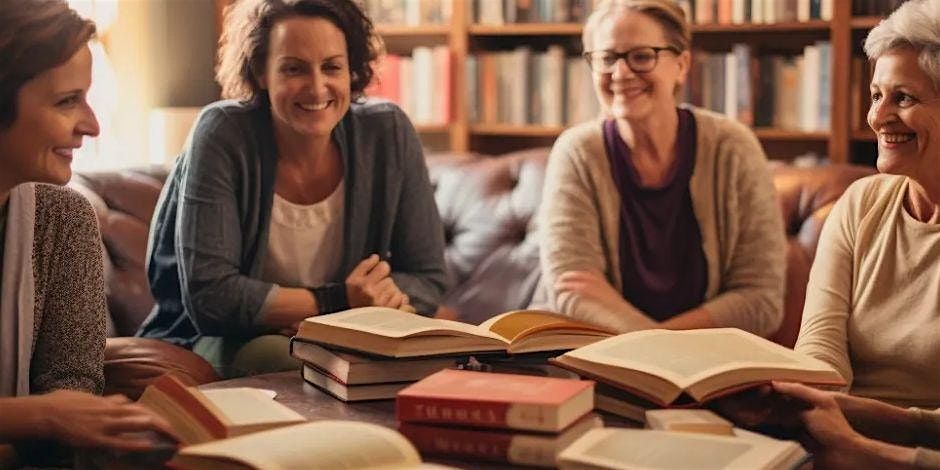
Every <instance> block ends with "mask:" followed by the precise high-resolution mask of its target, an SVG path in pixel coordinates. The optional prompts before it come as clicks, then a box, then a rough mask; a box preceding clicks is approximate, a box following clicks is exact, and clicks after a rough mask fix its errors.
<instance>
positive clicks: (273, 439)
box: [168, 421, 443, 470]
mask: <svg viewBox="0 0 940 470" xmlns="http://www.w3.org/2000/svg"><path fill="white" fill-rule="evenodd" d="M168 466H169V467H171V468H178V469H181V470H190V469H192V470H196V469H199V470H202V469H207V468H219V469H222V468H225V469H256V470H283V469H301V468H302V469H336V468H387V469H391V468H401V469H406V468H415V469H417V468H443V467H437V466H432V465H427V464H422V463H421V456H420V455H419V454H418V451H417V450H416V449H415V448H414V446H413V445H411V443H410V442H408V440H407V439H405V438H404V437H403V436H402V435H401V434H399V433H398V432H396V431H395V430H393V429H389V428H386V427H383V426H379V425H376V424H369V423H360V422H354V421H317V422H313V423H305V424H298V425H294V426H288V427H282V428H278V429H272V430H268V431H262V432H257V433H254V434H249V435H246V436H239V437H234V438H231V439H223V440H220V441H215V442H208V443H205V444H199V445H193V446H188V447H184V448H182V449H180V451H179V452H178V453H177V455H176V457H174V458H173V460H171V461H170V462H169V463H168Z"/></svg>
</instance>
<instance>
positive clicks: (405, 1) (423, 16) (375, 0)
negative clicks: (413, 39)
mask: <svg viewBox="0 0 940 470" xmlns="http://www.w3.org/2000/svg"><path fill="white" fill-rule="evenodd" d="M359 2H360V5H361V6H362V8H363V10H364V11H365V12H366V15H367V16H368V17H369V19H371V20H372V22H373V23H374V24H377V25H405V26H421V25H440V24H450V21H451V18H452V17H453V5H454V1H453V0H359Z"/></svg>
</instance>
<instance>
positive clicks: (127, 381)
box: [104, 337, 220, 400]
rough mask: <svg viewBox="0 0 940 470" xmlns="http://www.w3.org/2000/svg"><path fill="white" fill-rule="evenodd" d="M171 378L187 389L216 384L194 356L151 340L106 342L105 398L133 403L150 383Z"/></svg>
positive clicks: (213, 375)
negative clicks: (122, 397)
mask: <svg viewBox="0 0 940 470" xmlns="http://www.w3.org/2000/svg"><path fill="white" fill-rule="evenodd" d="M164 374H173V375H175V376H176V377H177V378H179V379H180V380H182V381H183V383H185V384H187V385H202V384H205V383H209V382H215V381H217V380H220V378H219V376H218V374H216V372H215V370H214V369H213V368H212V366H211V365H209V363H208V362H206V360H205V359H203V358H202V357H200V356H199V355H197V354H196V353H194V352H192V351H189V350H187V349H184V348H181V347H179V346H176V345H174V344H170V343H167V342H165V341H160V340H156V339H152V338H129V337H121V338H108V340H107V345H106V346H105V351H104V377H105V386H104V388H105V390H104V393H105V395H111V394H115V393H120V394H123V395H126V396H127V397H128V398H130V399H132V400H136V399H138V398H139V397H140V395H141V394H142V393H143V392H144V389H145V388H147V385H150V383H151V382H153V381H154V380H156V379H157V378H159V377H160V376H162V375H164Z"/></svg>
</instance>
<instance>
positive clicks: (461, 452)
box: [398, 414, 604, 467]
mask: <svg viewBox="0 0 940 470" xmlns="http://www.w3.org/2000/svg"><path fill="white" fill-rule="evenodd" d="M603 425H604V423H603V422H602V421H601V418H600V417H599V416H597V415H595V414H588V415H587V416H585V417H583V418H581V419H580V420H578V421H577V422H575V423H574V424H572V425H571V426H569V427H568V428H567V429H565V430H564V431H562V432H561V433H559V434H545V433H530V432H517V431H506V430H492V429H473V428H454V427H445V426H434V425H430V424H415V423H402V424H401V426H400V427H399V428H398V431H399V432H401V433H402V434H404V435H405V437H407V438H408V440H410V441H411V443H412V444H414V446H415V447H416V448H417V449H418V451H419V452H421V455H423V456H428V455H435V456H440V457H449V458H457V459H461V460H472V461H478V460H484V461H490V462H506V463H510V464H513V465H532V466H538V467H555V466H556V462H555V461H556V459H557V457H558V454H559V453H560V452H561V451H562V450H564V449H565V448H566V447H568V445H569V444H571V443H572V442H574V441H575V440H576V439H578V438H579V437H581V436H582V435H584V433H586V432H588V431H589V430H591V429H594V428H600V427H603Z"/></svg>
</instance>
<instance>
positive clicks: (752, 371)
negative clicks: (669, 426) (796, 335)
mask: <svg viewBox="0 0 940 470" xmlns="http://www.w3.org/2000/svg"><path fill="white" fill-rule="evenodd" d="M551 362H552V363H553V364H555V365H558V366H560V367H564V368H566V369H569V370H572V371H574V372H577V373H578V374H580V375H582V376H584V377H587V378H590V379H595V380H597V381H599V382H604V383H607V384H609V385H612V386H614V387H616V388H620V389H623V390H626V391H628V392H630V393H634V394H637V395H639V396H641V397H643V398H645V399H647V400H650V401H652V402H653V403H655V404H657V405H659V406H663V407H665V406H671V405H683V404H693V403H703V402H706V401H708V400H711V399H714V398H717V397H720V396H723V395H727V394H730V393H733V392H735V391H738V390H742V389H745V388H749V387H753V386H755V385H758V384H762V383H768V382H770V381H771V380H785V381H790V382H801V383H807V384H817V385H832V386H842V385H845V381H844V380H843V379H842V376H840V375H839V373H838V372H836V370H835V369H833V368H832V367H831V366H830V365H828V364H826V363H824V362H822V361H820V360H817V359H814V358H811V357H808V356H804V355H802V354H800V353H797V352H795V351H793V350H791V349H788V348H785V347H783V346H780V345H779V344H776V343H773V342H771V341H769V340H766V339H764V338H761V337H759V336H756V335H753V334H751V333H747V332H745V331H742V330H739V329H736V328H712V329H702V330H687V331H671V330H644V331H635V332H632V333H625V334H622V335H619V336H615V337H613V338H608V339H605V340H602V341H599V342H596V343H593V344H590V345H588V346H584V347H582V348H578V349H575V350H574V351H569V352H567V353H565V354H563V355H561V356H559V357H557V358H555V359H552V360H551Z"/></svg>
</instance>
